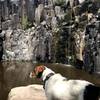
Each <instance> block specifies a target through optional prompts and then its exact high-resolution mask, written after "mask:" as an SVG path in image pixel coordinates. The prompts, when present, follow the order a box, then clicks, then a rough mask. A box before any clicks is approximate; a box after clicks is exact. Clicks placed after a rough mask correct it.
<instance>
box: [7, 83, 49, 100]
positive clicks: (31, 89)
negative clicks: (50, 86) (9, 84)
mask: <svg viewBox="0 0 100 100" xmlns="http://www.w3.org/2000/svg"><path fill="white" fill-rule="evenodd" d="M8 100H47V99H46V96H45V93H44V90H43V86H42V85H36V84H35V85H29V86H21V87H16V88H13V89H11V91H10V93H9V95H8Z"/></svg>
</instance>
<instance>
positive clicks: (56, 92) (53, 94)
mask: <svg viewBox="0 0 100 100" xmlns="http://www.w3.org/2000/svg"><path fill="white" fill-rule="evenodd" d="M34 77H36V78H39V79H42V81H43V82H44V85H43V87H44V90H45V94H46V97H47V100H100V98H99V95H100V88H99V87H97V86H95V85H94V84H92V83H90V82H88V81H85V80H71V79H67V78H65V77H63V76H62V75H61V74H59V73H55V72H54V71H52V70H51V69H49V68H47V67H46V66H44V65H41V66H37V67H35V69H34V70H33V71H32V72H31V73H30V78H34Z"/></svg>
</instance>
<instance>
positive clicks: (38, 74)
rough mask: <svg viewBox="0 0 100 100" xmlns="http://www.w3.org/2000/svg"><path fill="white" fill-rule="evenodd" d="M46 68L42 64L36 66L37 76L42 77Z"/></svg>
mask: <svg viewBox="0 0 100 100" xmlns="http://www.w3.org/2000/svg"><path fill="white" fill-rule="evenodd" d="M44 70H45V66H44V65H41V66H37V67H36V68H35V74H36V77H37V78H41V76H42V73H43V71H44Z"/></svg>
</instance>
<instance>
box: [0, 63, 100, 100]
mask: <svg viewBox="0 0 100 100" xmlns="http://www.w3.org/2000/svg"><path fill="white" fill-rule="evenodd" d="M36 65H39V64H37V63H32V62H28V61H26V62H25V61H19V62H15V61H13V62H1V63H0V100H7V95H8V93H9V91H10V90H11V89H12V88H13V87H18V86H26V85H29V84H42V82H41V81H40V80H36V79H30V78H29V73H30V72H31V71H32V69H33V68H34V66H36ZM45 65H46V66H48V67H49V68H51V69H52V70H54V71H55V72H56V73H61V74H62V75H63V76H65V77H68V78H70V79H84V80H87V81H90V82H92V83H94V84H96V85H98V86H100V75H96V74H92V75H90V74H88V73H87V72H85V71H83V70H79V69H76V68H74V67H73V66H69V65H64V64H45Z"/></svg>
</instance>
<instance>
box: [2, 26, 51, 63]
mask: <svg viewBox="0 0 100 100" xmlns="http://www.w3.org/2000/svg"><path fill="white" fill-rule="evenodd" d="M4 35H5V41H4V42H3V44H4V45H3V48H4V53H3V60H33V61H36V59H39V60H41V61H44V60H45V56H46V49H47V48H48V49H49V50H48V55H50V52H49V51H50V43H51V42H50V41H51V40H52V37H51V33H50V32H47V31H46V30H45V29H44V27H43V26H42V25H40V26H39V27H37V28H34V27H33V28H30V29H28V30H22V29H17V30H11V29H9V30H6V31H5V32H4ZM48 41H49V42H48ZM47 42H48V43H47ZM48 45H49V47H48Z"/></svg>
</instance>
